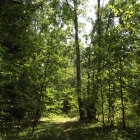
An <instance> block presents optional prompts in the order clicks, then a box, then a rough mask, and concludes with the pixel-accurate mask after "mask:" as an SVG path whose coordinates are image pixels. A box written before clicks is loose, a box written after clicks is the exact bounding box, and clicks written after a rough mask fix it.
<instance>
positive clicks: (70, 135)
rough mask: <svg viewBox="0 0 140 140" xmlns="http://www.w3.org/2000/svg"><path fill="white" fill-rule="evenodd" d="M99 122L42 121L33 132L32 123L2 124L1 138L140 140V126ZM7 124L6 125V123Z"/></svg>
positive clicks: (31, 139)
mask: <svg viewBox="0 0 140 140" xmlns="http://www.w3.org/2000/svg"><path fill="white" fill-rule="evenodd" d="M97 124H98V123H96V122H95V123H81V122H78V121H75V122H74V121H73V122H63V123H61V122H60V123H58V122H51V121H50V122H48V121H41V122H39V124H38V126H37V127H36V128H35V132H34V133H33V134H31V131H32V128H31V127H30V126H31V125H30V124H28V125H24V126H23V127H21V128H18V127H17V126H14V127H13V126H12V125H10V124H8V125H7V126H8V127H6V128H3V127H2V125H1V126H0V140H67V139H69V140H140V128H133V127H128V128H126V129H125V130H123V129H121V128H118V127H114V128H109V127H104V128H102V127H100V126H101V125H97ZM4 126H6V125H4Z"/></svg>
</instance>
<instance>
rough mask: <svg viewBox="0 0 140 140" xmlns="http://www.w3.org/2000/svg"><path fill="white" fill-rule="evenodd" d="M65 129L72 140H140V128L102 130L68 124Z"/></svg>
mask: <svg viewBox="0 0 140 140" xmlns="http://www.w3.org/2000/svg"><path fill="white" fill-rule="evenodd" d="M64 127H65V130H66V131H67V133H68V134H69V137H70V139H71V140H140V128H132V127H127V128H126V129H125V130H123V129H121V128H119V127H114V128H110V127H104V128H102V127H97V126H95V125H94V124H91V123H80V122H67V123H65V124H64Z"/></svg>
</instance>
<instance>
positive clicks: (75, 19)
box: [74, 0, 85, 120]
mask: <svg viewBox="0 0 140 140" xmlns="http://www.w3.org/2000/svg"><path fill="white" fill-rule="evenodd" d="M74 28H75V46H76V72H77V73H76V75H77V78H76V81H77V85H76V92H77V95H78V105H79V115H80V120H84V119H85V112H84V104H83V101H82V97H81V67H80V63H81V60H80V46H79V37H78V15H77V0H74Z"/></svg>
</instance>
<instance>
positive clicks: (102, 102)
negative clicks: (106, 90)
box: [100, 83, 105, 126]
mask: <svg viewBox="0 0 140 140" xmlns="http://www.w3.org/2000/svg"><path fill="white" fill-rule="evenodd" d="M100 93H101V104H102V123H103V126H105V119H104V118H105V117H104V97H103V85H102V83H101V91H100Z"/></svg>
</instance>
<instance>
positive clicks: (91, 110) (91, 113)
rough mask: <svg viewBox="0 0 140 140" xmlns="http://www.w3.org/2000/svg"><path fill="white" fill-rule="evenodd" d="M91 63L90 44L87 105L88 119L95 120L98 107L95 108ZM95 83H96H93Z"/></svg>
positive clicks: (89, 52)
mask: <svg viewBox="0 0 140 140" xmlns="http://www.w3.org/2000/svg"><path fill="white" fill-rule="evenodd" d="M90 65H91V51H90V46H89V48H88V73H87V74H88V83H87V96H88V100H87V101H88V102H87V105H86V111H87V120H89V121H91V120H95V119H96V108H95V97H94V96H93V95H92V96H91V73H90V72H91V71H90ZM93 84H94V83H93Z"/></svg>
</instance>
